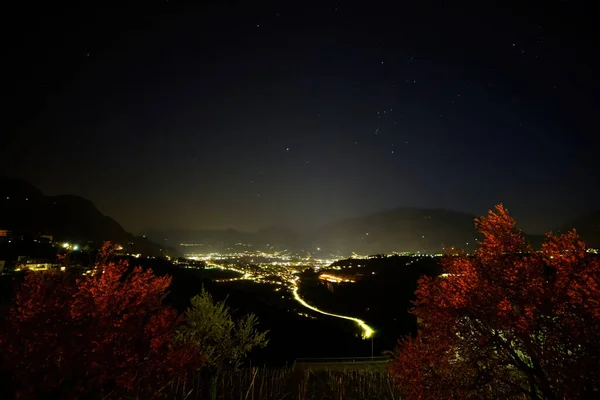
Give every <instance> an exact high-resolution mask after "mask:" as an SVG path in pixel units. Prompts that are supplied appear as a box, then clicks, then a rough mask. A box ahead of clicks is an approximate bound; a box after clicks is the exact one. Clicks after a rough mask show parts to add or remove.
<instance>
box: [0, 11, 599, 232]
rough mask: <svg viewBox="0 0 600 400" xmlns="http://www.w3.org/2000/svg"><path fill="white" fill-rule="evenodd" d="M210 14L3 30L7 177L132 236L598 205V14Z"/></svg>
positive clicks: (531, 226) (85, 18)
mask: <svg viewBox="0 0 600 400" xmlns="http://www.w3.org/2000/svg"><path fill="white" fill-rule="evenodd" d="M23 3H24V2H23ZM86 3H88V2H86ZM196 3H199V4H202V5H201V6H199V5H193V4H184V3H182V2H177V1H174V0H170V1H168V2H161V3H151V2H143V3H136V4H133V3H127V2H122V3H121V4H123V5H125V4H127V6H121V8H110V7H109V6H108V5H107V4H108V3H102V2H101V3H100V4H101V5H99V6H97V7H96V8H90V7H91V6H89V5H87V6H86V7H85V8H69V9H64V10H63V9H59V8H56V4H55V3H53V4H52V5H49V6H45V7H47V8H45V9H44V8H41V9H36V8H34V7H35V5H33V4H29V3H28V4H25V5H24V6H23V7H24V8H22V9H15V10H12V11H11V12H10V13H9V14H10V15H6V16H7V18H8V19H10V20H12V21H14V22H15V24H14V28H13V29H14V30H13V31H11V32H10V35H8V36H7V37H5V42H7V45H6V47H5V49H4V51H3V52H4V57H3V58H4V60H5V61H4V64H5V66H6V65H8V71H5V72H4V75H5V76H4V80H5V82H4V86H5V93H7V94H8V96H9V102H10V105H9V106H8V107H6V106H5V111H8V113H7V114H8V116H7V117H6V118H5V124H6V128H5V129H4V131H5V132H7V134H6V135H4V134H3V135H2V136H3V138H2V145H0V157H1V160H2V168H3V169H4V170H5V172H6V174H8V175H9V176H13V177H21V178H25V179H27V180H29V181H30V182H31V183H33V184H34V185H36V186H38V187H39V188H40V189H41V190H43V191H44V192H45V193H46V194H49V195H54V194H76V195H81V196H84V197H87V198H89V199H90V200H92V201H93V202H94V203H95V204H96V205H97V206H98V208H99V209H100V210H101V211H102V212H103V213H105V214H107V215H110V216H112V217H113V218H115V219H116V220H117V221H119V222H121V223H122V225H123V226H124V227H125V228H126V229H128V230H130V231H133V232H137V231H139V230H141V229H144V228H230V227H231V228H237V229H244V230H255V229H260V228H263V227H267V226H272V225H283V226H290V227H296V228H302V227H311V226H317V225H320V224H325V223H328V222H330V221H333V220H335V219H338V218H343V217H348V216H358V215H362V214H367V213H372V212H377V211H382V210H386V209H391V208H395V207H401V206H415V207H443V208H448V209H453V210H457V211H467V212H471V213H475V214H482V213H484V212H485V211H486V210H487V209H489V208H491V207H492V206H493V205H494V204H496V203H499V202H503V203H504V204H505V205H506V206H507V207H508V208H509V210H510V211H511V212H512V214H513V215H514V216H515V217H517V219H518V220H519V221H520V224H521V227H522V228H524V229H525V230H527V231H529V232H531V233H538V232H542V231H545V230H547V229H550V228H553V227H556V226H557V225H560V224H562V223H563V222H565V221H566V220H569V219H571V218H573V217H576V216H579V215H581V214H584V213H585V212H588V211H591V210H593V209H597V208H599V207H598V205H599V204H600V202H599V200H600V195H599V187H600V185H599V181H600V179H599V178H598V172H599V171H600V167H599V165H600V162H599V156H598V154H599V149H598V147H597V146H598V142H599V140H598V136H599V132H600V130H599V129H598V128H599V126H598V112H599V110H600V108H599V106H600V95H599V93H600V91H599V89H600V83H599V82H600V78H599V77H598V71H600V65H599V64H600V62H599V60H598V58H599V56H598V54H597V53H598V49H599V48H600V46H599V43H598V42H597V41H595V40H594V23H595V22H596V21H595V20H594V15H596V14H595V13H594V12H593V11H592V9H591V6H592V3H593V2H591V1H590V2H583V1H556V2H548V1H545V2H540V3H539V5H537V6H536V7H533V6H531V5H532V4H533V3H531V2H523V1H519V2H515V3H511V2H507V1H502V2H497V3H498V4H501V5H502V6H498V5H493V4H494V3H495V2H487V1H479V2H476V3H473V4H467V3H464V2H463V3H462V5H461V6H460V7H458V6H456V5H455V4H457V3H460V2H447V3H445V2H439V1H438V2H435V3H429V2H426V1H418V2H400V1H393V2H392V1H390V2H372V1H363V2H345V1H339V2H333V1H324V0H322V1H316V2H311V1H303V2H297V1H280V2H274V3H272V4H271V3H270V2H261V1H258V2H243V3H241V4H242V5H240V4H238V3H234V2H213V3H210V2H206V1H203V2H196ZM409 3H414V5H410V6H409V5H403V6H401V5H402V4H409ZM522 3H528V4H529V6H525V5H524V4H522ZM257 4H259V5H257ZM511 4H513V6H511ZM526 7H527V8H526ZM10 97H11V98H10Z"/></svg>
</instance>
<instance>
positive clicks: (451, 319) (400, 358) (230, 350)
mask: <svg viewBox="0 0 600 400" xmlns="http://www.w3.org/2000/svg"><path fill="white" fill-rule="evenodd" d="M476 226H477V228H478V230H479V232H480V233H481V234H482V235H483V238H484V239H483V240H482V241H481V242H480V243H479V246H478V249H477V250H476V251H475V252H474V253H472V254H463V253H460V252H453V254H450V255H448V256H446V257H444V258H443V259H442V261H441V265H440V269H439V271H438V270H437V269H436V268H434V269H432V270H430V271H429V273H427V274H425V275H424V276H423V277H421V278H420V279H419V281H418V284H417V285H416V286H411V285H413V284H412V283H410V282H406V287H407V288H409V287H415V288H416V300H415V301H414V308H413V309H412V311H411V313H412V315H413V318H415V320H416V321H418V324H416V325H415V326H414V328H415V330H416V332H414V333H413V334H410V335H407V336H405V338H404V339H402V340H401V341H400V343H399V346H398V348H397V349H396V351H395V354H394V357H393V358H392V359H391V361H390V363H389V368H388V372H382V371H378V370H374V369H373V370H370V369H369V368H363V369H362V370H356V368H354V370H347V371H332V370H325V371H323V370H317V369H313V370H311V369H310V368H308V369H306V368H294V367H279V368H264V367H261V368H252V367H251V366H250V367H249V366H248V365H264V364H263V363H261V362H258V363H257V362H256V359H255V360H253V363H252V362H249V361H248V358H247V357H248V356H249V355H252V354H253V353H252V351H253V350H254V349H257V348H262V347H265V346H266V348H267V349H268V348H269V346H268V345H267V343H268V341H269V340H270V337H271V335H272V332H265V331H263V330H261V329H258V326H259V325H258V320H257V318H256V317H255V316H254V315H252V314H244V313H242V314H240V313H237V314H235V313H233V312H232V310H230V309H229V307H228V305H227V304H226V303H224V302H223V301H219V300H216V299H214V298H213V297H212V295H211V294H210V293H209V291H206V290H204V289H202V288H200V289H198V288H196V292H195V293H194V295H193V297H192V298H191V300H189V298H188V300H187V301H186V302H185V304H180V307H174V306H173V305H172V304H170V303H169V302H167V301H166V300H167V298H168V297H169V295H168V292H169V289H170V288H171V281H172V278H171V277H170V276H168V275H161V274H157V275H156V274H155V273H154V272H153V271H151V270H150V269H143V268H139V267H132V266H130V265H129V264H128V263H127V262H124V261H119V260H115V259H114V258H113V257H112V256H111V253H110V245H108V244H107V245H106V247H105V248H104V249H103V250H104V251H102V252H101V253H100V256H99V257H98V259H97V262H96V264H95V267H94V269H93V270H92V271H91V273H89V274H85V275H84V276H82V275H81V274H77V275H72V274H70V273H69V272H68V271H69V269H66V270H65V272H60V271H48V272H38V273H28V274H26V275H25V277H24V279H23V281H22V282H21V283H20V285H18V287H16V289H15V291H14V296H13V299H12V300H11V302H10V304H9V305H8V307H5V308H3V309H2V319H1V321H2V323H1V325H0V388H1V390H2V392H1V393H0V395H1V397H2V398H3V399H4V398H6V399H10V398H85V399H118V398H120V399H125V398H135V399H146V398H173V399H201V398H209V399H215V400H216V399H234V398H235V399H246V400H247V399H257V400H262V399H285V398H298V399H370V398H373V399H388V398H389V399H399V398H403V399H532V400H537V399H540V400H541V399H544V400H555V399H556V400H558V399H588V398H589V399H597V398H600V368H598V365H600V345H599V343H600V260H599V258H598V256H597V255H595V254H593V253H592V252H589V251H588V249H587V248H586V246H585V244H584V243H583V242H581V241H580V240H579V238H578V236H577V234H576V233H575V232H568V233H566V234H563V235H558V236H557V235H552V234H548V236H547V238H546V240H545V242H544V244H543V246H542V249H541V250H540V251H535V250H534V249H533V248H532V246H531V245H530V244H529V243H528V242H527V240H526V238H525V236H524V235H523V234H522V232H520V231H519V230H518V229H517V228H516V225H515V221H514V220H513V219H512V218H511V217H510V216H509V215H508V213H507V212H506V210H505V209H504V208H503V207H502V206H498V207H497V208H496V210H495V211H491V212H490V213H489V214H488V215H487V216H486V217H483V218H479V219H477V220H476ZM434 271H437V272H436V273H433V272H434ZM372 272H376V274H375V275H373V276H376V275H377V271H372ZM382 275H383V276H384V277H387V278H388V279H386V280H389V276H387V275H385V274H384V273H382ZM414 275H415V278H416V276H417V275H418V274H416V272H415V273H414ZM373 282H375V281H371V283H369V285H372V284H373ZM253 287H256V286H253ZM372 289H374V288H372ZM411 290H412V289H411ZM198 292H199V294H198ZM309 292H310V291H309ZM270 293H271V294H272V291H270ZM307 293H308V292H307ZM323 293H325V292H323ZM328 293H329V292H328ZM347 294H348V293H347ZM355 294H356V295H357V296H358V293H355ZM317 295H319V296H320V294H317ZM277 296H281V294H280V293H277ZM257 297H260V296H259V294H257ZM386 297H387V296H386ZM408 298H409V297H407V295H406V294H403V295H401V296H396V297H394V296H390V297H389V298H386V299H385V301H386V302H387V304H394V303H395V304H401V303H402V301H406V300H407V299H408ZM170 300H171V303H173V304H176V303H178V301H177V300H176V299H174V298H171V299H170ZM282 300H283V302H282V303H281V304H283V307H287V304H290V303H288V302H286V298H285V295H283V298H282ZM377 302H378V300H377V299H366V298H362V299H359V301H357V302H355V304H356V305H360V304H365V303H366V304H368V305H370V306H373V305H377V304H378V303H377ZM332 307H333V308H337V307H339V309H341V310H343V307H344V305H343V304H337V305H332ZM368 308H369V307H367V309H366V310H362V311H360V312H359V313H358V315H360V316H369V315H370V314H369V309H368ZM402 312H405V311H402ZM379 313H380V315H379V318H381V319H380V320H381V321H382V324H383V323H385V322H384V320H385V318H384V315H381V312H379ZM383 314H385V315H387V313H383ZM386 318H387V317H386ZM314 327H315V328H319V327H321V328H323V325H315V326H314ZM322 332H324V331H320V330H318V329H317V330H314V331H308V332H301V333H300V334H299V335H298V336H295V337H294V338H293V340H290V338H288V337H285V336H282V335H277V340H278V341H279V346H281V347H282V348H284V347H288V348H294V347H295V346H298V345H300V344H301V343H302V340H301V339H302V337H303V335H304V337H307V338H308V337H311V336H315V335H316V336H317V338H318V337H319V336H318V335H319V334H320V333H322ZM399 333H400V332H399ZM398 336H401V335H400V334H399V335H398ZM299 338H300V340H299ZM341 340H343V339H341Z"/></svg>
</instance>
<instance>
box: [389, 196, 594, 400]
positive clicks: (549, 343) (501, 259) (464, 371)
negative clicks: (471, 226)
mask: <svg viewBox="0 0 600 400" xmlns="http://www.w3.org/2000/svg"><path fill="white" fill-rule="evenodd" d="M476 226H477V229H478V230H479V231H480V232H481V233H482V234H483V236H484V240H483V241H482V242H481V243H480V245H479V248H478V249H477V250H476V251H475V253H474V254H473V255H470V256H469V255H466V254H459V255H458V256H448V257H446V258H445V259H444V260H443V263H442V264H443V270H444V274H442V275H441V276H440V277H435V278H432V277H424V278H422V279H421V280H420V281H419V287H418V289H417V293H416V294H417V300H416V302H415V308H414V310H413V313H414V314H415V315H416V317H417V318H418V320H419V321H421V322H420V333H419V335H417V337H416V338H407V339H404V340H403V341H401V343H400V345H399V347H398V350H397V354H396V357H395V359H394V360H393V361H392V363H391V367H390V370H391V372H392V373H393V374H394V375H395V377H396V379H397V382H398V384H399V386H400V388H401V389H402V390H403V392H404V394H405V396H406V398H414V399H429V398H430V399H441V398H447V399H449V398H455V399H459V398H460V399H464V398H476V399H485V398H489V399H497V398H524V397H527V398H531V399H575V398H600V392H599V391H598V390H599V387H600V367H599V365H600V262H599V260H598V258H596V257H594V256H592V255H591V254H589V253H586V247H585V245H584V243H583V242H581V241H580V240H579V238H578V236H577V234H576V233H575V231H572V232H569V233H566V234H563V235H560V236H556V235H553V234H551V233H550V234H548V235H547V237H546V240H545V243H544V244H543V247H542V250H541V251H539V252H534V251H533V250H532V249H531V246H530V245H529V244H528V243H527V241H526V240H525V238H524V236H523V234H522V233H521V232H520V231H519V230H518V229H517V228H516V226H515V221H514V219H513V218H511V217H510V216H509V215H508V213H507V211H506V210H505V209H504V208H503V206H502V205H498V206H496V210H495V211H490V212H489V214H488V215H487V216H486V217H482V218H479V219H476ZM596 396H598V397H596Z"/></svg>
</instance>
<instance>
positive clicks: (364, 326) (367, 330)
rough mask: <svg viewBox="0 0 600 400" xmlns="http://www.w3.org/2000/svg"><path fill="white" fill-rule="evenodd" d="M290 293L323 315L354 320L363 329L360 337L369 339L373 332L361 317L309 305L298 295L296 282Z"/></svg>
mask: <svg viewBox="0 0 600 400" xmlns="http://www.w3.org/2000/svg"><path fill="white" fill-rule="evenodd" d="M292 294H293V295H294V299H296V301H297V302H298V303H300V304H302V305H303V306H304V307H306V308H308V309H310V310H313V311H316V312H318V313H321V314H324V315H329V316H330V317H336V318H341V319H347V320H349V321H353V322H355V323H356V324H357V325H358V326H360V328H361V329H362V331H363V333H362V338H363V339H370V338H371V337H372V336H373V334H374V333H375V331H374V330H373V328H371V327H370V326H369V325H367V324H366V322H365V321H363V320H362V319H358V318H354V317H348V316H345V315H339V314H333V313H330V312H327V311H323V310H319V309H318V308H317V307H315V306H311V305H310V304H308V303H307V302H306V301H304V299H303V298H302V297H300V295H299V294H298V285H297V284H294V286H293V289H292Z"/></svg>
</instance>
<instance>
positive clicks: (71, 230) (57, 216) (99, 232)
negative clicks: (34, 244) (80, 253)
mask: <svg viewBox="0 0 600 400" xmlns="http://www.w3.org/2000/svg"><path fill="white" fill-rule="evenodd" d="M0 229H7V230H11V231H13V232H14V233H15V234H28V235H32V236H35V235H38V234H50V235H53V236H54V237H55V238H56V239H57V240H61V241H74V242H92V243H94V244H99V243H101V242H104V241H106V240H110V241H112V242H115V243H120V244H123V245H126V246H127V247H128V249H129V250H130V251H131V252H140V253H143V254H148V255H155V256H159V255H161V254H164V253H163V249H162V248H161V247H160V246H158V245H157V244H155V243H152V242H151V241H149V240H148V239H145V238H143V237H135V236H133V235H132V234H131V233H129V232H127V231H125V229H123V227H122V226H121V225H119V223H118V222H116V221H115V220H113V219H112V218H110V217H108V216H106V215H104V214H102V213H101V212H100V211H99V210H98V209H97V208H96V206H95V205H94V204H93V203H92V202H91V201H89V200H87V199H84V198H82V197H78V196H70V195H61V196H45V195H44V194H43V193H42V192H41V191H40V190H39V189H37V188H36V187H34V186H33V185H31V184H29V183H28V182H26V181H24V180H21V179H12V178H5V177H0Z"/></svg>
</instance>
